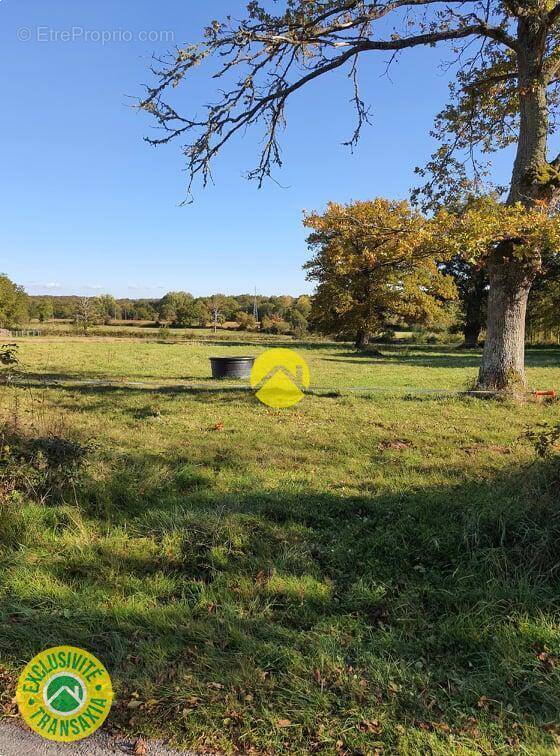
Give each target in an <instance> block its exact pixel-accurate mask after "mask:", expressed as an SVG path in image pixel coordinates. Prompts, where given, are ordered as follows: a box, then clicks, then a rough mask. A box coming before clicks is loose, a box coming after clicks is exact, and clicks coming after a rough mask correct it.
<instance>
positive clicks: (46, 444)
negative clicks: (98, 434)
mask: <svg viewBox="0 0 560 756" xmlns="http://www.w3.org/2000/svg"><path fill="white" fill-rule="evenodd" d="M86 453H87V449H86V447H85V446H82V445H81V444H80V443H78V442H77V441H72V440H69V439H66V438H62V437H60V436H46V437H44V438H33V437H27V436H26V435H25V434H23V433H22V432H21V431H19V430H16V429H13V428H10V427H9V426H4V427H3V428H2V429H1V430H0V499H4V500H6V499H8V500H12V501H13V500H19V499H20V498H21V496H23V495H25V496H31V497H32V498H34V499H36V500H39V501H41V502H45V501H50V500H51V499H53V498H58V497H61V496H62V495H63V493H64V491H65V490H66V489H67V488H69V487H70V486H71V484H72V483H73V482H74V480H75V476H76V472H77V470H78V468H79V467H80V465H81V464H82V462H83V460H84V457H85V455H86Z"/></svg>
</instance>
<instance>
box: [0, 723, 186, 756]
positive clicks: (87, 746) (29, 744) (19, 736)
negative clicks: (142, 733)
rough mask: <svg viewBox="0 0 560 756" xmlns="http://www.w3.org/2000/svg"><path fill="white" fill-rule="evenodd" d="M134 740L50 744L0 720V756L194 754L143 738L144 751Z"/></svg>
mask: <svg viewBox="0 0 560 756" xmlns="http://www.w3.org/2000/svg"><path fill="white" fill-rule="evenodd" d="M135 745H136V741H135V740H121V739H118V738H117V739H114V738H110V737H109V736H108V735H105V734H104V733H95V734H94V735H92V736H91V737H89V738H85V740H81V741H78V742H77V743H53V742H52V741H50V740H45V739H44V738H42V737H41V736H40V735H36V734H35V733H34V732H31V731H30V730H27V729H23V727H20V726H19V725H17V724H15V723H12V722H2V723H0V756H60V754H62V755H63V756H64V755H66V756H122V754H135V753H136V754H142V756H196V754H194V753H193V752H192V751H190V752H189V751H175V750H173V749H170V748H167V747H166V746H165V745H164V744H163V743H161V742H157V741H146V742H145V746H146V750H145V751H143V750H142V749H141V747H140V748H136V749H135Z"/></svg>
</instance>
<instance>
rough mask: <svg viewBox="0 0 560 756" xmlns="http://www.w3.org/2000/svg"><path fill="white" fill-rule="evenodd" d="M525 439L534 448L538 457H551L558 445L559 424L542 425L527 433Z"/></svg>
mask: <svg viewBox="0 0 560 756" xmlns="http://www.w3.org/2000/svg"><path fill="white" fill-rule="evenodd" d="M527 438H528V439H529V441H531V443H532V444H533V445H534V447H535V451H536V452H537V454H538V455H539V457H542V458H543V459H544V458H548V457H551V456H553V455H554V454H555V453H556V452H557V451H558V448H559V445H560V423H559V424H558V425H543V426H540V427H539V428H538V429H537V430H533V431H529V433H527Z"/></svg>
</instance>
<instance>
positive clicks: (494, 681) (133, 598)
mask: <svg viewBox="0 0 560 756" xmlns="http://www.w3.org/2000/svg"><path fill="white" fill-rule="evenodd" d="M238 462H239V465H238V466H239V468H240V469H242V468H243V460H242V458H240V459H239V460H238ZM229 463H235V460H229V462H228V464H229ZM214 472H215V471H213V469H210V467H208V469H206V468H205V467H200V466H194V467H193V466H190V465H189V464H188V461H187V460H186V458H184V459H174V460H168V459H165V458H161V457H160V456H158V455H155V454H154V455H150V456H148V455H137V456H136V457H133V458H132V457H126V456H121V457H119V458H116V459H115V460H114V464H113V470H112V472H111V473H110V474H109V475H108V477H106V478H103V479H100V478H99V477H98V476H95V475H94V474H93V473H92V472H91V471H89V470H85V471H84V474H83V477H82V478H81V479H79V480H78V481H77V482H76V485H75V492H76V502H77V503H76V505H74V506H73V507H68V506H67V505H62V504H61V505H59V506H44V507H37V506H33V507H31V508H25V507H24V510H23V511H22V510H21V506H22V505H21V502H20V503H19V504H16V503H14V502H5V503H4V505H3V507H2V509H3V513H2V521H1V525H0V544H1V545H2V552H1V559H2V566H3V570H2V574H1V577H0V586H1V590H0V617H1V621H2V628H3V631H2V634H1V635H0V652H1V657H2V661H3V663H5V664H7V665H8V666H9V668H10V669H16V668H21V667H22V666H23V663H24V662H25V661H27V660H28V659H29V658H30V657H31V656H32V655H33V654H34V653H36V652H38V651H39V650H43V649H44V648H46V647H48V646H54V645H59V644H71V645H77V646H83V647H85V648H88V649H90V650H92V651H93V652H95V653H97V654H98V655H99V656H100V657H101V658H102V659H103V660H104V661H105V663H106V664H107V666H108V667H109V669H110V671H111V674H112V677H113V680H114V683H115V685H116V689H117V695H118V700H117V703H116V705H115V709H114V712H113V714H112V722H113V724H115V725H121V726H127V727H128V728H132V729H133V730H135V731H146V732H149V731H159V732H160V733H162V732H163V733H164V734H171V733H174V734H176V735H179V737H181V738H182V739H183V741H184V742H185V743H187V744H190V745H196V744H202V742H205V743H206V744H207V745H210V744H212V745H215V746H216V747H223V748H225V747H236V748H239V749H242V750H248V749H249V748H250V747H254V748H256V749H266V748H270V747H271V744H272V745H273V746H274V750H275V752H277V753H296V752H298V753H299V752H302V753H308V752H311V751H312V750H313V749H314V748H316V745H313V744H318V743H319V744H321V747H322V748H324V749H325V750H326V751H327V752H333V753H334V751H332V749H331V750H329V748H331V746H332V744H333V743H334V742H336V741H339V740H340V741H342V743H343V746H339V751H341V749H343V750H345V751H346V752H347V753H371V752H372V751H373V749H374V748H375V747H377V746H378V745H379V746H383V747H385V748H386V749H387V750H389V752H404V750H405V748H409V750H410V747H411V743H415V744H416V746H415V748H417V752H425V751H426V749H427V750H429V749H430V748H431V747H432V746H435V745H436V744H437V745H438V747H439V748H440V749H443V751H445V749H446V748H448V750H447V752H452V746H453V744H452V741H450V740H449V739H448V738H449V735H453V736H454V737H460V738H461V739H462V741H465V739H466V740H467V742H468V743H469V745H471V746H472V747H478V745H480V744H481V743H482V740H480V741H479V739H486V741H485V742H487V743H488V742H490V743H491V744H492V747H493V748H494V749H495V750H500V749H502V750H504V751H507V750H508V748H509V747H510V746H508V744H511V743H513V742H516V741H517V742H523V743H524V744H525V745H526V744H527V743H528V742H529V740H528V739H530V738H533V740H531V743H530V745H529V750H530V747H531V746H532V747H535V744H536V743H537V742H538V743H540V744H541V745H542V744H549V745H550V742H551V741H550V742H549V740H548V738H549V736H548V735H547V734H546V732H545V727H546V726H548V725H549V724H550V723H551V722H554V721H555V718H556V715H557V711H558V704H559V685H558V683H559V679H558V668H557V662H558V658H557V636H556V635H555V630H554V628H555V624H554V622H555V618H556V617H557V616H558V612H559V611H560V591H559V588H558V577H559V572H560V563H559V562H558V551H557V544H558V541H559V539H560V507H559V506H558V505H559V500H558V482H559V479H560V473H559V469H558V463H557V462H547V463H545V462H541V463H538V464H534V465H533V466H531V467H527V468H525V469H523V470H519V471H517V472H514V473H503V474H500V475H496V476H495V477H494V478H492V479H489V480H486V481H484V480H475V479H468V478H467V479H464V471H462V472H461V471H457V472H456V475H455V474H454V472H453V471H450V470H447V471H446V473H447V475H448V480H449V482H448V484H446V485H442V486H438V487H431V488H430V487H426V488H421V489H418V490H414V491H400V492H395V493H392V492H383V491H381V492H379V493H377V494H372V495H363V494H357V495H353V496H348V495H346V496H344V495H340V496H338V495H335V494H333V493H331V492H329V493H327V492H325V493H317V492H313V491H309V490H306V489H298V488H296V487H294V486H291V487H290V488H287V489H286V490H279V491H266V490H255V491H251V492H248V491H247V487H248V486H246V487H245V489H244V490H240V491H231V492H229V493H226V494H224V493H223V492H220V491H219V490H218V489H217V488H215V480H216V479H215V475H214ZM461 476H463V479H461ZM133 693H134V694H135V696H136V698H134V700H137V701H139V702H140V703H139V704H138V705H136V704H135V708H134V709H133V710H132V709H130V708H129V707H128V702H129V701H130V700H131V697H132V694H133ZM131 718H132V724H131V723H130V720H131ZM287 720H289V722H290V725H289V728H290V729H289V732H288V733H286V732H285V731H284V730H283V728H284V727H288V725H281V726H279V725H278V722H279V721H282V722H284V721H287ZM373 720H375V721H376V722H377V723H378V724H376V725H370V726H366V725H365V724H364V723H365V722H366V723H367V722H370V723H371V722H372V721H373ZM473 723H474V724H473ZM397 725H398V726H400V727H401V728H402V730H399V729H398V727H397ZM329 743H330V744H331V745H329ZM481 747H482V746H481ZM443 751H442V752H443Z"/></svg>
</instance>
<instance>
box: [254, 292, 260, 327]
mask: <svg viewBox="0 0 560 756" xmlns="http://www.w3.org/2000/svg"><path fill="white" fill-rule="evenodd" d="M253 317H254V318H255V323H258V322H259V306H258V304H257V287H256V286H255V298H254V300H253Z"/></svg>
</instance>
